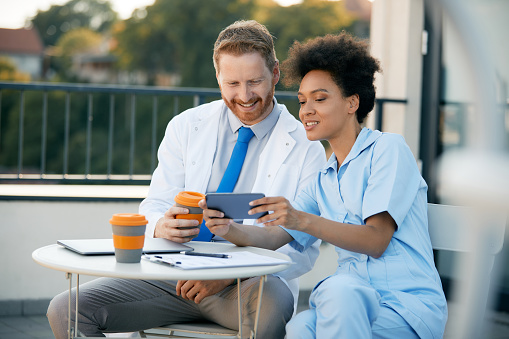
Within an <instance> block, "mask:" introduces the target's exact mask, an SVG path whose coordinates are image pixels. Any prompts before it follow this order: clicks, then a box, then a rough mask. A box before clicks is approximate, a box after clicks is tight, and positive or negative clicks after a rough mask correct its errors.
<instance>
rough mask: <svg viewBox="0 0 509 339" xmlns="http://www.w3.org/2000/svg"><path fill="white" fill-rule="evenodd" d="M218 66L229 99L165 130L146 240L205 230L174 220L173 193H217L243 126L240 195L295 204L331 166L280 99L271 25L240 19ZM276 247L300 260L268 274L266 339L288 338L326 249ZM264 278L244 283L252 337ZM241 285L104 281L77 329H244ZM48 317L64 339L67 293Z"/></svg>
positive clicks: (94, 285) (85, 297)
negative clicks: (307, 277)
mask: <svg viewBox="0 0 509 339" xmlns="http://www.w3.org/2000/svg"><path fill="white" fill-rule="evenodd" d="M214 66H215V69H216V77H217V80H218V84H219V87H220V89H221V95H222V100H218V101H214V102H211V103H208V104H204V105H201V106H198V107H195V108H192V109H189V110H187V111H185V112H183V113H181V114H180V115H178V116H177V117H175V118H173V119H172V120H171V121H170V123H169V124H168V127H167V129H166V134H165V136H164V139H163V141H162V142H161V145H160V148H159V152H158V157H159V164H158V167H157V168H156V170H155V171H154V174H153V177H152V182H151V184H150V190H149V194H148V197H147V198H146V199H145V200H144V201H143V202H142V203H141V205H140V213H141V214H144V215H145V216H146V217H147V219H148V221H149V223H148V225H147V233H146V235H147V236H148V237H163V238H167V239H170V240H173V241H177V242H187V241H190V240H191V239H192V238H193V237H195V236H197V234H198V232H199V228H189V226H198V221H196V220H187V219H176V218H175V216H176V215H178V214H182V213H188V211H187V209H183V208H179V207H176V206H174V200H173V199H174V197H175V196H176V195H177V193H179V192H180V191H184V190H185V191H196V192H201V193H209V192H216V190H217V189H218V187H219V185H220V182H221V180H222V176H223V174H224V172H225V169H226V167H227V165H228V163H229V160H230V155H231V154H232V150H233V148H234V145H235V142H236V140H237V137H238V133H239V132H238V131H239V129H240V128H241V127H242V128H249V129H251V130H252V132H253V134H254V136H253V137H252V138H251V139H250V141H249V144H248V149H247V154H246V157H245V160H244V163H243V165H242V170H241V172H240V175H239V177H238V181H237V182H236V184H235V187H234V189H233V192H259V193H265V195H267V196H284V197H286V198H287V199H289V200H293V199H294V198H295V196H296V194H297V193H298V192H299V191H300V190H301V189H302V188H303V187H304V186H305V185H306V184H307V182H308V181H309V180H310V179H311V178H312V177H313V175H314V174H315V173H316V172H317V171H318V169H319V168H320V166H321V165H323V163H324V162H325V152H324V149H323V147H322V145H321V144H320V143H319V142H310V141H308V139H307V138H306V134H305V131H304V129H303V126H302V124H301V123H300V122H299V121H297V120H296V119H295V118H294V117H293V116H292V115H291V114H290V113H289V112H288V110H287V108H286V107H285V106H284V105H280V104H278V103H277V101H276V99H275V98H274V89H275V85H276V84H277V82H278V81H279V77H280V74H279V63H278V61H277V59H276V56H275V51H274V46H273V41H272V36H271V35H270V33H269V32H268V31H267V29H266V28H265V27H264V26H263V25H260V24H259V23H257V22H256V21H252V20H251V21H239V22H236V23H234V24H232V25H230V26H229V27H227V28H226V29H224V30H223V31H222V32H221V33H220V34H219V37H218V39H217V41H216V43H215V46H214ZM253 222H254V220H252V219H250V220H245V223H253ZM182 227H183V228H182ZM186 227H187V228H186ZM212 241H224V239H218V238H214V239H212ZM278 251H281V252H283V253H285V254H287V255H289V256H290V257H291V258H292V260H293V261H294V262H295V263H296V264H295V265H291V266H290V268H288V269H286V270H285V271H282V272H280V273H278V274H275V275H271V276H269V278H268V280H267V282H266V284H265V285H264V293H263V301H262V310H261V312H260V320H259V324H258V327H257V328H258V337H259V338H275V339H277V338H283V337H284V335H285V332H284V328H285V325H286V323H287V322H288V321H289V319H290V318H291V316H292V315H293V313H294V310H295V305H296V304H297V296H298V277H299V276H300V275H302V274H304V273H306V272H308V271H309V270H310V269H311V268H312V266H313V265H314V262H315V260H316V258H317V256H318V252H319V250H318V243H316V244H315V245H314V246H312V247H311V248H310V249H309V250H307V251H305V252H304V253H299V252H298V251H296V250H294V249H293V248H291V247H290V246H288V245H286V246H284V247H282V248H280V249H279V250H278ZM258 283H259V278H250V279H246V280H243V281H242V282H241V293H242V301H243V315H244V317H243V319H244V320H243V324H242V330H243V333H245V334H246V335H248V336H249V334H250V332H251V330H252V329H253V326H254V315H255V312H254V311H255V310H256V305H257V302H258V301H257V298H258ZM234 284H235V280H234V279H228V280H213V281H210V280H207V281H178V282H176V281H143V280H122V279H109V278H101V279H97V280H94V281H92V282H90V283H87V284H84V285H82V286H80V297H79V298H80V299H79V300H80V315H79V317H78V320H79V329H80V331H81V332H83V333H84V334H86V335H87V336H102V335H103V333H107V332H130V331H138V330H142V329H147V328H152V327H156V326H160V325H165V324H171V323H176V322H186V321H197V320H209V321H213V322H216V323H218V324H220V325H223V326H226V327H229V328H232V329H235V330H238V318H237V288H236V286H234ZM244 295H245V296H244ZM48 318H49V320H50V324H51V327H52V329H53V332H54V334H55V336H56V337H57V338H61V337H63V336H65V334H66V333H65V331H66V329H67V294H66V293H62V294H61V295H59V296H57V297H55V298H54V299H53V300H52V302H51V304H50V307H49V309H48ZM71 319H72V320H74V314H72V315H71Z"/></svg>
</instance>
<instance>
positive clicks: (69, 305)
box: [65, 272, 72, 339]
mask: <svg viewBox="0 0 509 339" xmlns="http://www.w3.org/2000/svg"><path fill="white" fill-rule="evenodd" d="M65 278H66V279H67V280H69V301H68V307H67V311H68V313H67V336H68V338H69V339H72V333H71V290H72V273H70V272H67V273H66V274H65Z"/></svg>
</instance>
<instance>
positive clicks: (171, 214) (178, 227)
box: [154, 206, 200, 243]
mask: <svg viewBox="0 0 509 339" xmlns="http://www.w3.org/2000/svg"><path fill="white" fill-rule="evenodd" d="M188 213H189V210H188V209H187V208H182V207H175V206H173V207H170V209H169V210H168V211H166V213H164V217H162V218H161V219H159V220H158V221H157V224H156V227H155V230H154V238H166V239H168V240H171V241H175V242H179V243H184V242H188V241H191V240H192V239H193V238H196V237H197V236H198V233H200V224H199V223H198V220H189V219H176V218H175V216H176V215H178V214H188Z"/></svg>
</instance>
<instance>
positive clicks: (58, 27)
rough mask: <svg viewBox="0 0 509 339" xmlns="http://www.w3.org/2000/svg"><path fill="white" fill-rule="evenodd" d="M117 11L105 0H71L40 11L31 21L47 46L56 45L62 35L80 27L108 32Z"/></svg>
mask: <svg viewBox="0 0 509 339" xmlns="http://www.w3.org/2000/svg"><path fill="white" fill-rule="evenodd" d="M117 17H118V16H117V13H116V12H115V11H113V9H112V8H111V4H110V3H109V2H108V1H105V0H71V1H69V2H67V3H66V4H64V5H53V6H51V7H50V8H49V9H48V10H47V11H38V12H37V14H36V15H35V16H34V17H33V18H32V19H31V23H32V24H33V25H34V27H35V28H37V30H38V31H39V34H40V35H41V38H42V40H43V43H44V45H45V46H54V45H55V44H56V43H57V41H58V39H59V38H60V36H61V35H63V34H65V33H67V32H69V31H70V30H72V29H75V28H78V27H86V28H90V29H92V30H94V31H97V32H107V31H108V30H109V29H110V28H111V25H112V24H113V23H114V22H115V21H116V20H117Z"/></svg>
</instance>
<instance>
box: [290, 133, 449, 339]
mask: <svg viewBox="0 0 509 339" xmlns="http://www.w3.org/2000/svg"><path fill="white" fill-rule="evenodd" d="M426 192H427V185H426V182H425V181H424V179H423V178H422V177H421V175H420V173H419V170H418V168H417V165H416V161H415V159H414V157H413V154H412V152H411V151H410V149H409V147H408V146H407V144H406V143H405V141H404V139H403V137H401V136H400V135H397V134H390V133H381V132H379V131H372V130H370V129H368V128H364V129H362V131H361V133H360V134H359V136H358V137H357V140H356V142H355V144H354V146H353V147H352V149H351V151H350V153H349V154H348V156H347V157H346V159H345V160H344V161H343V163H342V164H341V166H340V168H339V170H338V168H337V160H336V156H335V155H334V154H333V155H332V156H331V158H330V159H329V161H328V163H327V165H326V166H325V167H324V168H323V169H322V170H321V171H320V172H319V173H318V175H317V177H316V178H315V179H314V181H313V182H311V184H310V185H308V186H307V188H306V189H305V190H304V191H302V192H301V193H300V194H299V196H298V197H297V199H296V201H295V203H294V207H295V208H297V209H299V210H303V211H305V212H308V213H312V214H315V215H320V216H322V217H324V218H327V219H330V220H334V221H338V222H342V223H347V224H356V225H364V224H365V220H366V219H367V218H369V217H370V216H372V215H375V214H378V213H381V212H385V211H387V212H388V213H389V214H390V215H391V216H392V218H393V219H394V221H395V222H396V225H397V229H396V231H395V232H394V235H393V237H392V239H391V242H390V244H389V246H388V247H387V249H386V251H385V252H384V254H383V255H382V256H381V257H380V258H378V259H375V258H373V257H370V256H367V255H365V254H360V253H355V252H351V251H347V250H344V249H342V248H339V247H336V252H337V254H338V268H337V271H336V272H335V274H334V275H332V276H331V277H328V278H326V279H325V280H323V281H322V282H320V283H319V284H318V285H317V286H316V287H315V289H314V291H313V293H312V295H311V297H310V310H308V311H305V312H304V313H303V314H302V316H300V317H299V315H300V314H299V315H297V316H296V317H294V319H292V321H290V323H289V324H288V325H287V333H288V338H292V339H293V338H305V337H307V335H309V336H310V337H315V338H320V339H322V338H371V337H372V336H374V337H387V338H396V337H397V335H398V333H407V334H408V333H411V334H413V335H414V337H415V336H418V337H420V338H441V337H442V336H443V333H444V329H445V323H446V321H447V303H446V299H445V296H444V293H443V290H442V285H441V282H440V278H439V275H438V272H437V270H436V268H435V265H434V260H433V252H432V247H431V242H430V238H429V234H428V219H427V195H426ZM286 231H287V232H288V233H289V234H290V235H291V236H292V237H293V238H294V240H293V241H292V242H291V245H292V246H293V247H294V248H296V249H298V250H304V249H306V248H308V247H309V246H310V245H311V244H312V243H313V242H314V241H315V240H316V238H315V237H313V236H311V235H309V234H306V233H303V232H299V231H294V230H286ZM400 330H401V331H400ZM405 331H406V332H405ZM306 333H307V334H306ZM395 335H396V336H395Z"/></svg>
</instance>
